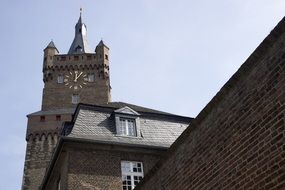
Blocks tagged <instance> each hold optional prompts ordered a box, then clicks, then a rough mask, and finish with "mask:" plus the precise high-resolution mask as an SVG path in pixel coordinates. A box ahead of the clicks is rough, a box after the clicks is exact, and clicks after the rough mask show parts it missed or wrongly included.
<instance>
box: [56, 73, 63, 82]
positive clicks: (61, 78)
mask: <svg viewBox="0 0 285 190" xmlns="http://www.w3.org/2000/svg"><path fill="white" fill-rule="evenodd" d="M63 82H64V77H63V75H61V74H60V75H58V76H57V83H58V84H63Z"/></svg>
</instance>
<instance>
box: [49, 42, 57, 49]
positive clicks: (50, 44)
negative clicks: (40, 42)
mask: <svg viewBox="0 0 285 190" xmlns="http://www.w3.org/2000/svg"><path fill="white" fill-rule="evenodd" d="M47 48H56V47H55V45H54V43H53V41H50V43H49V44H48V45H47Z"/></svg>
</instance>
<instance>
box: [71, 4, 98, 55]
mask: <svg viewBox="0 0 285 190" xmlns="http://www.w3.org/2000/svg"><path fill="white" fill-rule="evenodd" d="M81 15H82V8H80V16H79V19H78V22H77V24H76V25H75V37H74V40H73V42H72V44H71V46H70V49H69V51H68V54H81V53H93V52H92V51H91V49H90V47H89V44H88V41H87V35H86V32H87V27H86V25H85V24H84V23H83V22H82V17H81Z"/></svg>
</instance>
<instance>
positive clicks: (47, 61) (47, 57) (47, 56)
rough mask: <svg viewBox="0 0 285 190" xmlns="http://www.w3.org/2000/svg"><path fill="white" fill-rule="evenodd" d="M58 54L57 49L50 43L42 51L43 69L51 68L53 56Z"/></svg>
mask: <svg viewBox="0 0 285 190" xmlns="http://www.w3.org/2000/svg"><path fill="white" fill-rule="evenodd" d="M58 53H59V51H58V49H57V48H56V46H55V45H54V43H53V41H51V42H50V43H49V44H48V45H47V47H46V48H45V49H44V67H46V66H51V65H52V64H53V58H54V55H57V54H58Z"/></svg>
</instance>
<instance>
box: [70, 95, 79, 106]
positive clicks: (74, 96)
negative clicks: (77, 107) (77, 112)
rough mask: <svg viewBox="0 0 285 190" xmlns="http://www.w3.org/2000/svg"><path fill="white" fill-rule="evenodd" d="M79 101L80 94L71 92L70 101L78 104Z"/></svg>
mask: <svg viewBox="0 0 285 190" xmlns="http://www.w3.org/2000/svg"><path fill="white" fill-rule="evenodd" d="M79 102H80V96H79V95H78V94H72V96H71V103H72V104H78V103H79Z"/></svg>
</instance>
